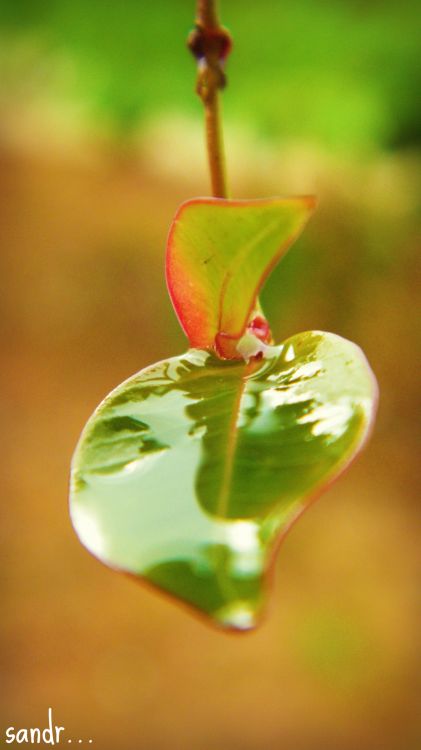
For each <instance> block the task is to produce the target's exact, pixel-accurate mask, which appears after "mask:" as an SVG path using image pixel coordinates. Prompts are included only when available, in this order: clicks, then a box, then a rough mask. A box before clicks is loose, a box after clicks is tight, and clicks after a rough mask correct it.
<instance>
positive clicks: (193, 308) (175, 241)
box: [166, 196, 315, 358]
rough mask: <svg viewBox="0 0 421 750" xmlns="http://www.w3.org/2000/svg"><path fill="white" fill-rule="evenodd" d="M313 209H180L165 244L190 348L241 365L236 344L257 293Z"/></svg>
mask: <svg viewBox="0 0 421 750" xmlns="http://www.w3.org/2000/svg"><path fill="white" fill-rule="evenodd" d="M314 205H315V199H314V198H312V197H310V196H305V197H299V198H272V199H265V200H251V201H239V200H235V201H234V200H223V199H219V198H196V199H194V200H191V201H187V202H186V203H184V204H183V205H182V206H181V207H180V208H179V210H178V212H177V214H176V216H175V218H174V221H173V224H172V226H171V229H170V233H169V237H168V245H167V262H166V271H167V283H168V289H169V293H170V296H171V299H172V302H173V305H174V308H175V311H176V313H177V315H178V318H179V320H180V323H181V326H182V328H183V330H184V332H185V333H186V335H187V336H188V339H189V341H190V345H191V346H192V347H198V348H202V349H213V348H215V349H216V351H217V352H218V353H219V354H220V355H221V356H224V357H227V358H238V353H237V351H236V343H237V342H238V341H239V339H240V338H241V336H242V335H243V333H244V331H245V328H246V325H247V322H248V320H249V318H250V315H251V313H252V310H253V309H254V307H255V304H256V300H257V295H258V293H259V290H260V289H261V287H262V285H263V283H264V281H265V280H266V277H267V276H268V274H269V273H270V271H271V270H272V269H273V267H274V266H275V264H276V263H277V262H278V260H279V259H280V258H281V257H282V255H284V253H285V252H286V251H287V249H288V247H289V246H290V245H291V243H292V242H293V241H294V240H295V239H296V238H297V237H298V235H299V234H300V232H301V231H302V229H303V228H304V225H305V223H306V221H307V220H308V218H309V216H310V214H311V212H312V211H313V208H314Z"/></svg>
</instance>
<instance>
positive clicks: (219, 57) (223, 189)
mask: <svg viewBox="0 0 421 750" xmlns="http://www.w3.org/2000/svg"><path fill="white" fill-rule="evenodd" d="M188 46H189V48H190V50H191V51H192V53H193V55H194V56H195V57H196V59H197V63H198V75H197V86H196V90H197V93H198V94H199V96H200V98H201V100H202V102H203V106H204V108H205V123H206V142H207V151H208V161H209V170H210V176H211V184H212V193H213V195H214V196H215V198H226V197H227V195H228V193H227V185H226V176H225V157H224V143H223V136H222V125H221V107H220V101H219V90H220V89H222V88H224V86H225V84H226V77H225V73H224V68H223V66H224V61H225V58H226V57H227V55H228V53H229V51H230V49H231V38H230V36H229V34H228V32H227V31H226V29H224V28H223V27H222V26H220V24H219V20H218V14H217V10H216V2H215V0H197V16H196V26H195V29H194V31H192V32H191V34H190V35H189V38H188Z"/></svg>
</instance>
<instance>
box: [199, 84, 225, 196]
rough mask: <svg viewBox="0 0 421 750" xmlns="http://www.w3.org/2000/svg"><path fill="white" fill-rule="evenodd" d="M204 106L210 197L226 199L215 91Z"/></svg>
mask: <svg viewBox="0 0 421 750" xmlns="http://www.w3.org/2000/svg"><path fill="white" fill-rule="evenodd" d="M204 104H205V123H206V143H207V150H208V163H209V171H210V178H211V185H212V195H213V196H214V197H215V198H228V189H227V176H226V169H225V152H224V138H223V134H222V122H221V106H220V101H219V93H218V91H215V94H214V95H213V97H212V99H211V100H210V101H208V102H206V103H204Z"/></svg>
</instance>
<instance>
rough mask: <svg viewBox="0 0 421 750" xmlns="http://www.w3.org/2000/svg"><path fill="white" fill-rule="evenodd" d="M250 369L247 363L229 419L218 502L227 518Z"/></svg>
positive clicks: (222, 514)
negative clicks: (240, 416) (239, 423)
mask: <svg viewBox="0 0 421 750" xmlns="http://www.w3.org/2000/svg"><path fill="white" fill-rule="evenodd" d="M250 369H252V368H251V367H250V365H245V367H244V373H243V375H242V376H241V379H240V382H239V386H238V388H237V392H236V395H235V398H234V402H233V407H232V412H231V417H230V421H229V427H228V443H227V450H226V454H225V466H224V472H223V475H222V482H221V487H220V491H219V496H218V500H217V503H216V512H217V515H218V516H220V517H222V518H226V516H227V512H228V501H229V496H230V486H231V480H232V474H233V469H234V456H235V451H236V448H237V442H238V432H239V431H238V429H237V421H238V414H239V412H240V405H241V400H242V398H243V394H244V391H245V388H246V384H247V381H246V376H247V375H248V373H249V370H250Z"/></svg>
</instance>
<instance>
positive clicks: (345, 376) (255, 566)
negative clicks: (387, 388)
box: [71, 332, 377, 629]
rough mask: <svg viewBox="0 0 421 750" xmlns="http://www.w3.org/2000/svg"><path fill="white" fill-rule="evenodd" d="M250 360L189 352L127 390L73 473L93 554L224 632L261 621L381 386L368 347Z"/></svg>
mask: <svg viewBox="0 0 421 750" xmlns="http://www.w3.org/2000/svg"><path fill="white" fill-rule="evenodd" d="M268 351H269V352H270V357H269V358H263V359H261V360H259V361H256V360H252V361H250V363H248V364H247V363H245V362H238V361H233V360H221V359H218V358H217V357H215V356H214V355H212V354H211V353H210V352H206V351H203V350H198V349H192V350H189V351H188V352H187V353H186V354H184V355H182V356H180V357H174V358H172V359H168V360H165V361H163V362H159V363H158V364H156V365H154V366H152V367H148V368H146V369H145V370H142V371H141V372H140V373H138V374H137V375H134V376H133V377H131V378H129V380H127V381H126V382H125V383H123V384H122V385H120V386H118V387H117V388H116V389H115V390H114V391H113V392H112V393H111V394H110V395H109V396H108V397H107V398H106V399H105V400H104V401H103V403H102V404H101V405H100V406H99V407H98V409H97V410H96V411H95V413H94V414H93V416H92V417H91V418H90V420H89V421H88V423H87V425H86V427H85V429H84V431H83V433H82V436H81V438H80V441H79V444H78V447H77V449H76V452H75V456H74V459H73V464H72V480H71V516H72V520H73V524H74V527H75V529H76V531H77V533H78V535H79V537H80V539H81V541H82V542H83V543H84V544H85V545H86V547H87V548H88V549H89V550H90V551H91V552H92V553H93V554H94V555H96V556H97V557H99V558H100V559H101V560H102V561H103V562H105V563H107V564H108V565H110V566H111V567H113V568H117V569H119V570H121V571H125V572H127V573H131V574H134V575H135V576H138V577H140V578H141V579H146V580H147V581H149V582H151V583H153V584H155V585H156V586H158V587H160V588H161V589H162V590H164V591H165V592H167V593H169V594H172V595H173V596H175V597H177V598H178V599H179V600H181V601H183V602H185V603H187V604H190V605H191V606H193V607H194V608H196V610H199V611H200V612H201V613H202V614H204V615H206V616H207V617H208V618H210V619H211V620H212V622H214V623H216V624H217V625H220V626H221V627H226V628H234V629H248V628H251V627H253V626H254V625H255V624H256V622H257V621H258V619H259V616H260V612H261V609H262V604H263V598H264V588H265V579H266V575H267V570H268V566H269V561H270V560H271V558H272V557H273V550H274V547H275V543H276V541H277V540H278V539H279V538H282V537H283V536H284V534H285V533H286V531H287V530H288V528H289V526H290V525H291V523H292V522H293V521H294V519H295V518H297V516H298V515H299V514H300V513H301V512H302V510H303V509H304V507H305V506H306V505H307V504H308V503H309V501H310V499H311V498H312V497H314V495H315V494H317V493H319V492H320V491H321V489H322V487H323V486H324V485H326V483H327V482H330V481H332V480H333V479H334V478H335V477H336V476H338V474H339V473H340V472H341V471H343V469H344V468H345V466H346V465H347V464H348V463H349V462H350V461H351V459H352V458H353V456H354V455H355V454H356V453H357V451H358V450H359V449H360V448H361V446H362V445H363V443H364V441H365V439H366V436H367V433H368V430H369V427H370V424H371V421H372V418H373V414H374V411H375V403H376V394H377V391H376V384H375V380H374V377H373V375H372V373H371V370H370V368H369V366H368V364H367V361H366V359H365V357H364V355H363V353H362V352H361V350H360V349H359V348H358V347H357V346H355V345H354V344H352V343H351V342H349V341H346V340H345V339H342V338H340V337H339V336H335V335H333V334H329V333H320V332H307V333H301V334H298V335H297V336H293V337H292V338H290V339H289V340H287V341H286V342H285V343H284V344H283V345H281V346H278V347H270V348H269V350H268Z"/></svg>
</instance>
